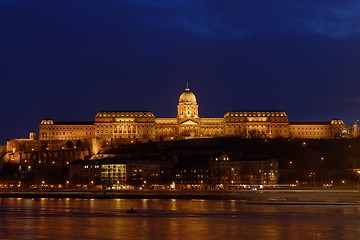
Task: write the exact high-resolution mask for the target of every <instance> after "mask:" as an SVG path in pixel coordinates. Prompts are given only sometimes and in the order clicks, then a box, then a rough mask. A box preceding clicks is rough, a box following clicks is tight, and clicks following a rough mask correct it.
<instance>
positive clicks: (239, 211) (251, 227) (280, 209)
mask: <svg viewBox="0 0 360 240" xmlns="http://www.w3.org/2000/svg"><path fill="white" fill-rule="evenodd" d="M0 204H1V209H0V214H1V218H0V239H15V238H16V239H49V238H54V239H60V238H61V239H76V238H82V239H95V238H96V239H124V238H127V239H161V238H163V239H169V238H171V239H187V238H191V239H217V240H218V239H234V238H236V239H239V238H242V239H253V240H256V239H358V237H359V236H360V221H359V220H358V219H359V216H360V209H359V207H358V206H331V205H327V206H310V205H303V206H292V205H261V204H260V205H255V204H254V205H251V204H244V203H242V202H240V201H236V200H231V201H214V200H210V201H208V200H156V199H152V200H151V199H147V200H146V199H145V200H129V199H121V200H119V199H109V200H105V199H104V200H99V199H47V198H42V199H22V198H13V199H0ZM131 207H133V208H134V209H136V210H137V213H136V214H127V213H126V210H128V209H130V208H131Z"/></svg>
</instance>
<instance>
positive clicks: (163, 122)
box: [39, 84, 348, 153]
mask: <svg viewBox="0 0 360 240" xmlns="http://www.w3.org/2000/svg"><path fill="white" fill-rule="evenodd" d="M347 132H348V127H347V125H346V124H345V123H344V122H343V121H342V120H338V119H336V120H331V121H326V122H289V118H288V116H287V114H286V113H285V112H283V111H277V110H258V111H254V110H236V111H231V112H227V113H225V115H224V117H222V118H201V117H200V116H199V105H198V103H197V99H196V96H195V94H194V93H193V92H192V91H190V88H189V86H188V84H186V88H185V91H184V92H182V93H181V95H180V97H179V101H178V105H177V117H176V118H156V117H155V115H154V114H153V113H152V112H149V111H126V112H122V111H103V112H99V113H97V114H96V116H95V120H94V122H56V121H53V120H42V121H41V124H40V129H39V140H68V141H69V140H70V141H74V140H87V141H91V142H92V148H93V152H94V153H97V152H98V151H100V150H102V149H106V148H109V147H114V146H118V145H120V144H131V143H136V142H148V141H161V140H175V139H189V138H211V137H225V136H240V137H244V138H324V139H329V138H338V137H342V136H343V135H344V134H346V133H347Z"/></svg>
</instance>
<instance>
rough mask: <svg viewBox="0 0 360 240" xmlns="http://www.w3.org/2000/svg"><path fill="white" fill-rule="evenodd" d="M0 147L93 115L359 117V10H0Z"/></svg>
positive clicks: (99, 3)
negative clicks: (194, 107) (184, 112)
mask: <svg viewBox="0 0 360 240" xmlns="http://www.w3.org/2000/svg"><path fill="white" fill-rule="evenodd" d="M0 80H1V90H2V91H1V93H2V94H1V97H2V101H1V102H2V111H1V122H0V123H1V124H0V144H4V143H5V140H6V139H10V138H18V137H27V135H28V132H29V131H38V125H39V123H40V121H41V119H54V120H62V121H92V120H93V118H94V116H95V114H96V113H97V112H98V111H102V110H119V111H121V110H149V111H152V112H154V114H155V115H156V116H158V117H175V116H176V105H177V101H178V97H179V95H180V94H181V92H182V91H183V90H184V87H185V82H187V81H188V82H189V84H190V89H191V90H192V91H193V92H194V93H195V94H196V96H197V100H198V104H199V112H200V116H201V117H222V116H223V115H224V114H225V113H226V112H227V111H230V110H234V109H254V110H256V109H277V110H282V111H286V112H287V113H288V115H289V119H290V121H298V120H309V121H315V120H330V119H332V118H340V119H343V120H345V121H346V122H347V123H349V124H351V122H352V120H355V119H359V118H360V93H359V89H360V1H358V0H352V1H351V0H350V1H339V0H336V1H335V0H327V1H313V0H288V1H286V0H279V1H267V0H262V1H259V0H249V1H238V0H234V1H230V0H228V1H223V0H218V1H212V0H175V1H171V0H129V1H125V0H51V1H50V0H0Z"/></svg>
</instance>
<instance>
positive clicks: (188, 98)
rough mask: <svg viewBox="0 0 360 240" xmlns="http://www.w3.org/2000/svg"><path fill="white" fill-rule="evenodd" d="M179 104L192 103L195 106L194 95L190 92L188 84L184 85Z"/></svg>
mask: <svg viewBox="0 0 360 240" xmlns="http://www.w3.org/2000/svg"><path fill="white" fill-rule="evenodd" d="M179 103H194V104H196V97H195V94H194V93H192V92H191V91H190V89H189V85H188V83H186V88H185V91H184V92H183V93H182V94H181V95H180V97H179Z"/></svg>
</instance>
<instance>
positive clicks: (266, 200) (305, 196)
mask: <svg viewBox="0 0 360 240" xmlns="http://www.w3.org/2000/svg"><path fill="white" fill-rule="evenodd" d="M0 198H81V199H204V200H239V201H241V202H243V203H249V204H250V203H252V204H336V205H339V204H352V205H360V191H359V190H260V191H259V190H258V191H250V190H249V191H248V190H241V191H224V190H222V191H220V190H216V191H153V190H149V191H146V190H141V191H130V190H126V191H72V190H61V191H58V190H57V191H54V190H36V191H9V190H6V191H4V190H3V191H0Z"/></svg>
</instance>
